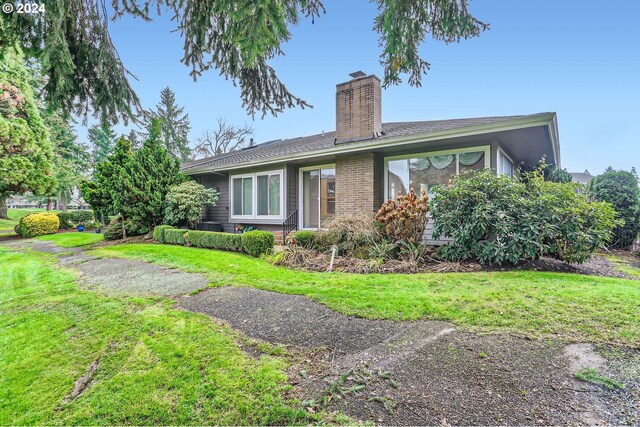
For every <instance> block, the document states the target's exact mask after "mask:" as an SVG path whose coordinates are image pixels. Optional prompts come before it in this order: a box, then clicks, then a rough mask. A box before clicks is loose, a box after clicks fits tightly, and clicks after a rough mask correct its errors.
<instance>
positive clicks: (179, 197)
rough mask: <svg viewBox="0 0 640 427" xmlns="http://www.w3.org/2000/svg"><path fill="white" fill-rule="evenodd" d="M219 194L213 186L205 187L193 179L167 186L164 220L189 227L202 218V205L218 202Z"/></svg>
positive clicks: (213, 204) (191, 227) (192, 226)
mask: <svg viewBox="0 0 640 427" xmlns="http://www.w3.org/2000/svg"><path fill="white" fill-rule="evenodd" d="M219 198H220V194H219V193H218V192H217V191H216V190H214V189H213V188H205V187H204V186H203V185H200V184H198V183H197V182H195V181H187V182H183V183H182V184H178V185H174V186H173V187H170V188H169V192H168V193H167V198H166V207H165V211H164V220H165V222H167V223H169V224H173V225H176V226H180V225H186V226H188V227H189V228H190V229H193V228H195V227H196V223H197V222H198V221H199V220H200V218H202V214H203V211H202V206H204V205H212V206H215V205H216V203H218V199H219Z"/></svg>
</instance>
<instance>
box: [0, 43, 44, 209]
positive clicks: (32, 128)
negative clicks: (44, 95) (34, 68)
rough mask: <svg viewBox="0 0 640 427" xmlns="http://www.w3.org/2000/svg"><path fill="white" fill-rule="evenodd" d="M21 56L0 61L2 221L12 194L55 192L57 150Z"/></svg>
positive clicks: (9, 54)
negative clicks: (55, 153)
mask: <svg viewBox="0 0 640 427" xmlns="http://www.w3.org/2000/svg"><path fill="white" fill-rule="evenodd" d="M29 82H30V78H29V75H28V73H27V71H26V69H25V67H24V64H23V58H22V55H21V54H20V53H19V52H16V51H11V52H5V55H4V58H3V60H1V61H0V218H8V215H7V214H8V212H7V204H6V199H7V198H8V197H9V195H10V194H12V193H25V192H27V191H29V192H31V193H33V194H34V195H36V196H38V195H45V194H48V193H50V192H51V191H53V189H54V188H55V186H56V179H55V177H54V175H53V170H52V162H53V148H52V146H51V141H50V140H49V133H48V132H47V128H46V126H45V123H44V122H43V120H42V117H41V115H40V111H39V110H38V106H37V104H36V102H35V98H34V92H33V88H32V87H31V85H30V84H29Z"/></svg>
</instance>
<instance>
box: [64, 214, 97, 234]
mask: <svg viewBox="0 0 640 427" xmlns="http://www.w3.org/2000/svg"><path fill="white" fill-rule="evenodd" d="M56 215H58V219H59V220H60V229H61V230H65V229H67V228H73V227H76V226H78V225H79V224H83V225H87V224H89V223H92V222H93V221H94V220H95V218H94V216H93V211H90V210H76V211H68V212H58V213H57V214H56Z"/></svg>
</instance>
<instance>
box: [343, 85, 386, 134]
mask: <svg viewBox="0 0 640 427" xmlns="http://www.w3.org/2000/svg"><path fill="white" fill-rule="evenodd" d="M380 132H382V93H381V89H380V79H379V78H378V77H376V76H374V75H371V76H366V77H360V78H356V79H353V80H350V81H348V82H344V83H340V84H339V85H337V86H336V139H337V142H345V141H357V140H362V139H367V138H373V137H374V136H378V135H380Z"/></svg>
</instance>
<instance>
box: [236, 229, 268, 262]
mask: <svg viewBox="0 0 640 427" xmlns="http://www.w3.org/2000/svg"><path fill="white" fill-rule="evenodd" d="M241 236H242V249H243V250H244V251H245V252H246V253H248V254H249V255H251V256H254V257H258V256H260V255H263V254H267V253H270V252H271V251H272V250H273V244H274V241H275V239H274V237H273V233H270V232H268V231H260V230H254V231H247V232H246V233H243V234H241Z"/></svg>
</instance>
